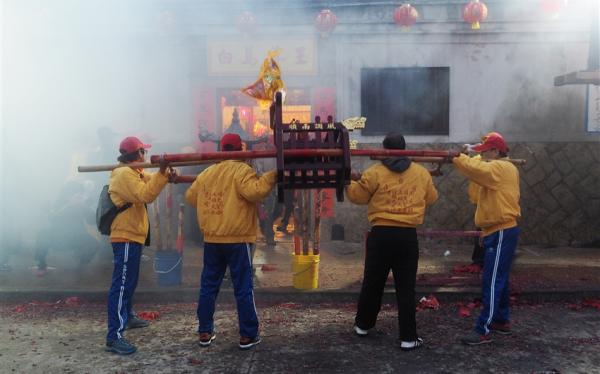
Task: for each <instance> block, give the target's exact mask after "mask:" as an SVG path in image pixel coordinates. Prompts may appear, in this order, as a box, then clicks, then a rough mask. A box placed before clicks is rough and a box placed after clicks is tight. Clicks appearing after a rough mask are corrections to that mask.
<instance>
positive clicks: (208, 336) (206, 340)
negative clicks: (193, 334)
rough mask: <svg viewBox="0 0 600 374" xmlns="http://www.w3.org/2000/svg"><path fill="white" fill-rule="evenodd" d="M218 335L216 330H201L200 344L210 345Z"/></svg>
mask: <svg viewBox="0 0 600 374" xmlns="http://www.w3.org/2000/svg"><path fill="white" fill-rule="evenodd" d="M216 337H217V336H216V335H215V333H214V332H201V333H200V338H199V339H198V344H200V346H201V347H208V346H209V345H210V343H212V341H213V340H215V338H216Z"/></svg>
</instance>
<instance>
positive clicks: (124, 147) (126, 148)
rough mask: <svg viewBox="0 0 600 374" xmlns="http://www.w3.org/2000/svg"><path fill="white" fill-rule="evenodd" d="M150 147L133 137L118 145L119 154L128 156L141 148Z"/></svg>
mask: <svg viewBox="0 0 600 374" xmlns="http://www.w3.org/2000/svg"><path fill="white" fill-rule="evenodd" d="M150 147H151V145H150V144H144V143H142V141H141V140H140V139H138V138H136V137H135V136H128V137H126V138H125V139H123V140H122V141H121V144H119V152H121V153H123V154H128V153H133V152H136V151H137V150H138V149H141V148H144V149H148V148H150Z"/></svg>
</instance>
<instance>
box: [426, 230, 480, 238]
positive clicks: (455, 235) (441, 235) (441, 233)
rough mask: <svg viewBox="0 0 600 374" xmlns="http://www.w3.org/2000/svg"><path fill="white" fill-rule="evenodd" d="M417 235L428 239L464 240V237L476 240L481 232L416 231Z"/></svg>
mask: <svg viewBox="0 0 600 374" xmlns="http://www.w3.org/2000/svg"><path fill="white" fill-rule="evenodd" d="M417 235H419V236H424V237H428V238H464V237H476V238H478V237H480V236H481V231H475V230H472V231H462V230H433V229H418V230H417Z"/></svg>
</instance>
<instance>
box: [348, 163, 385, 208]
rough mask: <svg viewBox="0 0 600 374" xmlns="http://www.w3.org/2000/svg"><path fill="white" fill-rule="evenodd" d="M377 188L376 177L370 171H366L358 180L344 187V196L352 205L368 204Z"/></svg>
mask: <svg viewBox="0 0 600 374" xmlns="http://www.w3.org/2000/svg"><path fill="white" fill-rule="evenodd" d="M378 187H379V183H378V181H377V175H376V174H375V173H374V172H373V171H372V169H367V170H365V172H364V173H363V174H362V176H361V177H360V180H358V181H352V182H350V185H349V186H348V187H346V196H348V199H349V200H350V201H352V202H353V203H354V204H368V203H369V201H371V197H372V196H373V194H374V193H375V191H377V188H378Z"/></svg>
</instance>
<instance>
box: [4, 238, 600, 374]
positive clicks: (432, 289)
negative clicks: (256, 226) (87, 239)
mask: <svg viewBox="0 0 600 374" xmlns="http://www.w3.org/2000/svg"><path fill="white" fill-rule="evenodd" d="M420 247H421V257H420V261H419V271H418V276H417V277H418V279H417V298H418V299H420V298H421V297H429V298H430V300H431V297H432V296H433V297H435V298H436V299H437V300H438V301H439V302H440V304H441V305H440V308H439V309H436V310H433V309H428V308H427V307H426V305H423V308H420V309H422V310H420V311H419V312H418V313H417V323H418V328H419V333H420V335H421V336H422V337H423V338H424V339H425V341H426V346H425V347H424V348H422V349H420V350H418V351H415V352H409V353H406V352H402V351H400V350H399V348H398V342H397V322H396V310H395V307H394V294H393V288H391V287H389V286H388V289H387V292H386V294H385V295H384V306H383V309H382V312H381V314H380V318H379V321H378V324H377V326H376V328H375V329H374V331H372V332H371V333H370V335H369V336H368V337H367V338H358V337H356V336H354V335H353V333H352V322H353V318H354V312H355V303H356V300H357V295H358V290H359V289H360V283H361V279H362V271H363V259H364V250H363V247H362V244H360V243H347V242H335V241H326V242H323V243H322V254H321V261H320V264H319V288H318V289H316V290H312V291H302V290H296V289H294V288H293V287H292V272H291V252H292V246H291V238H290V237H289V236H285V235H281V236H279V237H278V238H277V245H276V246H275V247H268V246H266V245H265V243H264V242H262V241H259V243H258V244H257V250H256V253H255V258H254V260H255V261H254V262H255V269H256V273H255V275H256V277H255V284H256V300H257V306H258V310H259V318H260V320H261V331H262V332H261V334H262V336H263V339H264V341H263V343H261V344H260V345H259V346H258V347H256V349H254V350H252V351H250V352H241V351H239V350H238V348H237V340H238V335H237V316H236V313H235V307H234V304H233V302H234V301H233V296H232V292H231V286H230V284H229V282H228V281H226V282H225V283H224V285H223V289H222V292H221V296H220V299H219V304H218V311H217V314H216V328H217V333H218V337H217V340H216V341H215V343H214V345H213V346H211V347H209V348H207V349H201V348H200V347H198V345H197V344H196V339H197V336H196V335H195V333H194V331H195V328H196V317H195V308H196V305H195V300H197V295H198V283H199V279H200V273H201V269H202V250H201V247H200V246H194V245H189V244H188V245H187V246H186V248H185V251H184V258H183V264H184V265H183V271H182V284H181V285H179V286H171V287H160V286H158V285H157V274H156V273H155V271H154V263H153V262H154V261H153V260H154V257H155V251H154V249H153V248H147V249H145V252H144V253H145V259H144V261H143V262H142V265H141V278H140V283H139V286H138V290H137V291H136V310H137V311H138V312H144V311H147V312H158V314H159V315H160V318H159V319H158V320H155V321H152V325H151V327H149V328H146V329H141V330H133V331H128V332H127V337H128V339H130V340H131V341H132V342H133V343H135V344H136V345H138V347H139V352H137V353H136V354H134V355H133V356H129V357H120V356H116V355H113V354H109V353H106V352H104V351H103V343H104V339H105V333H106V311H105V309H106V307H105V304H104V302H105V300H106V295H107V290H108V287H109V283H110V274H111V272H112V253H111V250H110V248H108V247H107V248H106V251H103V252H101V253H98V254H97V255H96V256H95V257H94V259H93V260H92V261H91V262H90V263H89V264H87V265H86V266H83V267H81V266H78V264H77V261H76V253H75V254H74V253H72V252H66V251H53V252H51V253H50V255H49V256H48V264H49V266H50V267H51V268H50V270H49V271H48V272H47V273H46V274H45V275H44V276H38V275H36V272H35V268H34V267H33V266H32V265H33V256H32V254H31V253H30V252H28V251H27V250H21V251H20V252H19V251H17V253H16V254H15V255H13V256H12V257H11V258H10V262H9V264H10V265H11V267H12V269H11V270H8V271H0V336H1V337H2V338H1V339H0V372H1V373H5V372H6V373H12V372H16V373H69V372H72V373H106V372H108V373H124V372H139V373H164V372H169V373H170V372H174V373H195V372H200V373H205V372H206V373H240V372H243V373H253V372H269V373H270V372H274V373H295V372H301V373H337V372H357V373H362V372H376V373H393V372H408V373H454V372H461V373H463V372H464V373H600V356H599V355H598V352H600V310H598V308H600V306H599V304H598V303H600V302H599V301H598V299H597V298H598V297H600V261H598V253H599V251H600V249H598V248H568V247H539V246H526V245H522V246H519V248H518V250H517V254H516V258H515V263H514V267H513V271H512V274H511V287H512V291H513V292H512V302H513V304H514V307H513V323H514V330H515V333H514V335H513V336H509V337H495V342H494V343H493V344H492V345H488V346H481V347H464V346H462V345H460V344H458V343H457V340H458V338H459V337H460V336H461V335H463V334H464V333H465V332H468V331H470V329H472V326H473V323H474V319H475V317H476V315H477V314H478V308H479V305H478V304H477V302H476V300H474V298H476V297H477V296H478V295H479V293H480V275H479V273H477V272H474V273H471V272H468V271H467V272H465V265H468V264H469V263H470V256H471V250H472V245H470V244H468V242H465V241H460V240H454V241H452V240H437V239H435V240H433V239H422V240H421V242H420ZM590 298H591V299H590Z"/></svg>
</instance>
